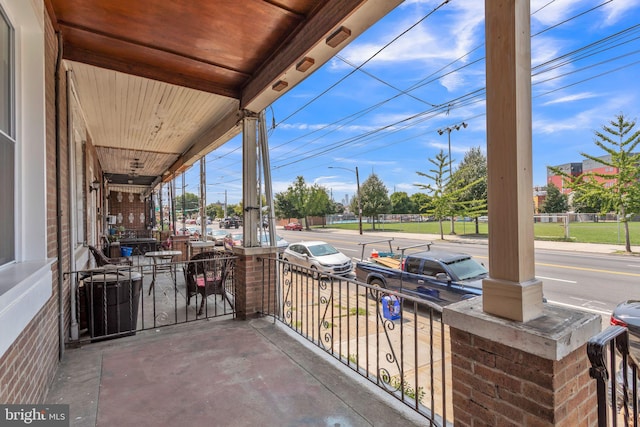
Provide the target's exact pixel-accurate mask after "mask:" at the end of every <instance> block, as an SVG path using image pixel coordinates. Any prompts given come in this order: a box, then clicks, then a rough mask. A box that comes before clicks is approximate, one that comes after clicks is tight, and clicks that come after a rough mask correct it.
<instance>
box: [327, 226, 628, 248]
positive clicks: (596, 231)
mask: <svg viewBox="0 0 640 427" xmlns="http://www.w3.org/2000/svg"><path fill="white" fill-rule="evenodd" d="M442 226H443V230H444V234H445V236H447V235H448V234H449V233H450V231H451V223H450V222H449V221H445V222H443V224H442ZM478 226H479V227H478V228H479V230H478V231H479V233H478V234H476V233H475V223H473V222H461V221H459V222H456V223H455V231H456V234H458V235H460V236H469V237H480V238H482V237H487V234H488V231H489V226H488V224H487V223H482V222H481V223H479V224H478ZM326 227H327V228H337V229H342V230H357V229H358V224H357V223H350V224H333V225H330V226H326ZM533 229H534V234H535V238H536V239H537V240H565V238H564V226H563V224H561V223H535V224H534V228H533ZM362 230H363V231H364V232H366V233H367V234H373V233H375V232H376V231H385V232H395V233H419V234H420V233H421V234H436V235H439V234H440V226H439V225H438V222H437V221H431V222H404V223H386V224H376V230H375V231H374V230H373V226H372V224H368V223H364V222H363V224H362ZM629 234H630V236H631V244H632V245H637V244H640V222H630V223H629ZM569 240H570V241H572V242H582V243H609V244H619V245H623V244H624V224H622V223H620V224H618V223H617V222H572V223H570V224H569Z"/></svg>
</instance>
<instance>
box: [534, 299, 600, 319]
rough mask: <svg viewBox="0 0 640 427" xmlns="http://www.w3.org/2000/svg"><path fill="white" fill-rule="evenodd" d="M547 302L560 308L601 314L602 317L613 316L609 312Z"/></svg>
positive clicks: (557, 302)
mask: <svg viewBox="0 0 640 427" xmlns="http://www.w3.org/2000/svg"><path fill="white" fill-rule="evenodd" d="M547 302H548V303H549V304H553V305H559V306H562V307H569V308H576V309H578V310H583V311H588V312H590V313H595V314H600V315H603V316H610V315H611V312H609V311H602V310H596V309H595V308H588V307H583V306H581V305H573V304H566V303H564V302H559V301H547Z"/></svg>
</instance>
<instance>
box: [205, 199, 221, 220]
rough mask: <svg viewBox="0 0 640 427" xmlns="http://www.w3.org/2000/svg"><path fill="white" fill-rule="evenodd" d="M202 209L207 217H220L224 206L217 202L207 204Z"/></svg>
mask: <svg viewBox="0 0 640 427" xmlns="http://www.w3.org/2000/svg"><path fill="white" fill-rule="evenodd" d="M204 211H205V214H206V215H207V216H208V217H209V218H222V216H223V215H224V208H223V207H222V205H220V204H219V203H210V204H208V205H207V207H206V208H205V210H204Z"/></svg>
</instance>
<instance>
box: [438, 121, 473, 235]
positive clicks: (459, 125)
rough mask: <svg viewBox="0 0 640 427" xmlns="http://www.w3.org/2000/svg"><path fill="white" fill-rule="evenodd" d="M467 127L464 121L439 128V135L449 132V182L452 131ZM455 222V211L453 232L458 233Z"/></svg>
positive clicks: (452, 222)
mask: <svg viewBox="0 0 640 427" xmlns="http://www.w3.org/2000/svg"><path fill="white" fill-rule="evenodd" d="M461 127H462V128H466V127H467V124H466V123H465V122H462V123H458V124H457V125H453V126H447V127H445V128H442V129H438V135H442V134H443V133H445V132H446V133H447V140H448V143H449V182H451V176H452V171H451V164H452V163H453V161H452V160H451V132H452V131H454V130H460V128H461ZM454 227H455V222H454V218H453V213H452V215H451V234H456V230H455V228H454Z"/></svg>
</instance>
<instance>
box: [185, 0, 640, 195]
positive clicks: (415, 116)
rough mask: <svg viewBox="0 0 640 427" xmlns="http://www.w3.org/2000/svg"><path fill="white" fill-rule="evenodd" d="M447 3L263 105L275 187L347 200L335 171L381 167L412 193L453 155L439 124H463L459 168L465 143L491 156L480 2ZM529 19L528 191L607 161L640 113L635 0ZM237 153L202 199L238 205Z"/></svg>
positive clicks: (430, 6) (230, 153) (395, 19)
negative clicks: (619, 134) (574, 167)
mask: <svg viewBox="0 0 640 427" xmlns="http://www.w3.org/2000/svg"><path fill="white" fill-rule="evenodd" d="M441 3H442V2H441V1H431V0H422V1H420V0H410V1H405V2H404V3H403V4H401V5H400V6H399V7H397V8H396V9H395V10H394V11H392V12H391V13H390V14H389V15H387V16H386V17H385V18H384V19H383V20H381V21H380V22H378V23H377V24H376V25H374V26H373V27H371V28H370V29H369V30H368V31H367V32H365V33H364V34H363V35H361V36H360V37H359V38H357V39H356V40H355V41H353V42H352V43H351V44H349V45H348V46H347V47H345V48H344V49H343V50H342V51H340V52H339V53H338V55H337V56H336V57H334V58H333V59H332V60H331V61H330V62H328V63H327V64H326V65H325V66H323V67H322V68H320V69H319V70H317V71H316V72H315V73H314V74H313V75H312V76H311V77H309V78H308V79H307V80H305V81H304V82H302V83H301V84H300V85H298V86H296V87H295V88H292V89H291V90H289V91H288V92H287V93H286V94H285V95H284V96H283V97H281V98H280V99H279V100H278V101H277V102H276V103H275V104H274V105H273V106H272V108H269V109H268V110H267V112H266V116H267V121H268V123H269V125H271V124H272V123H273V122H274V121H275V123H276V127H275V129H272V130H270V132H269V134H270V135H269V146H270V156H271V165H272V182H273V186H274V191H275V192H280V191H284V190H286V189H287V187H288V186H289V185H291V184H292V183H293V181H294V180H295V179H296V177H297V176H299V175H300V176H303V177H304V179H305V181H306V182H307V183H309V184H314V183H317V184H320V185H322V186H324V187H326V188H327V190H329V191H330V192H331V194H332V195H333V197H334V199H335V200H336V201H341V200H342V199H343V198H344V196H345V195H346V194H349V195H350V196H351V195H353V194H354V193H355V191H356V180H355V173H353V172H350V171H349V170H344V169H339V168H345V169H350V170H354V169H355V167H356V166H357V167H358V170H359V175H360V183H362V182H364V180H365V179H366V178H367V177H368V176H369V175H370V174H371V173H372V172H375V173H376V174H377V175H378V176H379V177H380V179H381V180H382V181H383V182H384V183H385V185H386V186H387V189H388V190H389V194H391V193H392V192H394V191H405V192H407V193H408V194H413V193H415V192H416V191H418V188H417V187H416V186H415V185H414V184H415V183H426V181H425V180H424V178H421V177H420V176H418V175H417V174H416V172H417V171H422V172H428V171H429V169H431V163H429V161H428V159H429V158H433V157H435V155H436V154H437V153H438V152H439V151H440V150H441V149H443V150H444V151H445V153H446V152H447V151H448V146H447V134H446V133H445V134H443V135H439V134H438V132H437V131H438V129H441V128H444V127H447V126H453V125H456V124H459V123H462V122H463V121H464V122H465V123H467V124H468V127H467V128H466V129H464V128H461V129H460V130H459V131H453V132H452V133H451V151H452V158H453V169H454V170H455V168H456V165H457V164H458V162H459V161H460V160H462V158H463V157H464V153H465V152H466V151H468V150H469V149H470V148H472V147H480V148H481V149H482V150H483V151H485V148H486V115H485V113H486V105H485V100H486V97H485V95H484V87H485V61H484V55H485V46H484V2H483V1H479V0H452V1H450V2H449V3H448V4H445V5H442V6H441V7H439V6H440V4H441ZM531 11H532V17H531V33H532V35H534V36H533V37H532V39H531V43H532V69H533V70H532V75H533V80H532V84H533V87H532V96H533V159H534V162H533V182H534V185H544V184H545V182H546V166H547V165H557V164H562V163H567V162H572V161H580V160H581V159H582V157H581V156H580V152H587V153H589V154H593V155H600V154H602V153H600V152H599V151H598V149H597V147H596V146H595V144H594V143H593V141H594V131H595V130H598V129H600V128H601V127H602V125H604V124H608V122H609V121H610V120H613V119H614V117H615V116H616V115H617V114H620V113H624V114H625V115H626V116H628V117H629V118H631V119H637V118H639V117H640V102H639V100H640V84H639V82H638V81H639V79H640V41H639V39H638V37H640V0H612V1H606V0H598V1H592V0H540V1H537V0H535V1H532V2H531ZM638 126H640V121H639V122H638ZM240 144H241V138H239V137H238V138H235V139H234V140H232V141H230V142H229V143H227V144H226V145H224V146H223V147H221V148H219V149H217V150H216V151H215V152H213V153H211V154H209V155H208V156H207V171H208V172H207V182H208V183H210V185H209V187H208V194H207V203H211V202H215V201H217V200H221V201H222V200H224V195H223V193H224V191H225V190H226V191H227V194H228V201H229V203H237V202H238V201H240V200H241V197H242V196H241V189H242V178H241V177H242V163H241V149H240V148H239V147H240ZM329 166H334V167H337V168H334V169H330V168H329ZM198 172H199V168H198V167H194V168H192V169H191V170H190V171H188V172H187V174H186V178H185V179H186V181H187V182H188V183H189V184H188V188H187V191H189V192H197V190H196V186H197V182H198V180H197V175H198ZM178 182H180V180H178Z"/></svg>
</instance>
